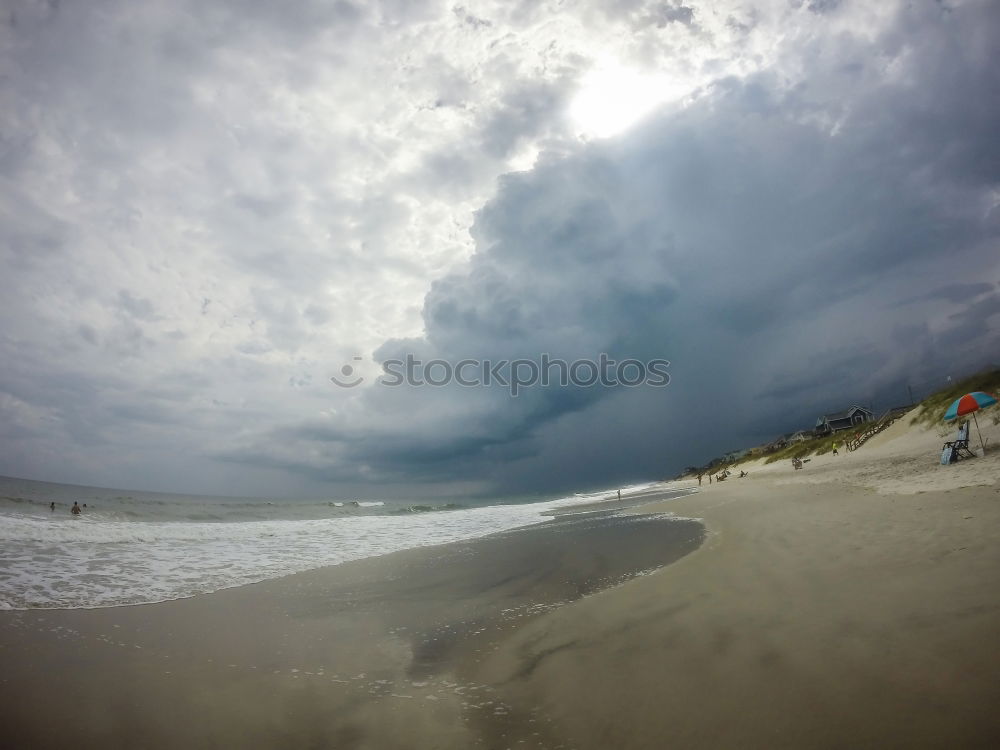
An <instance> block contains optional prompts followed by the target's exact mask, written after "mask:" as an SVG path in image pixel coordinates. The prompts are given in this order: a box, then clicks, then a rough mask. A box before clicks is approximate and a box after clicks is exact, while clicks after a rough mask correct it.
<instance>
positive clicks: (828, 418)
mask: <svg viewBox="0 0 1000 750" xmlns="http://www.w3.org/2000/svg"><path fill="white" fill-rule="evenodd" d="M856 411H863V412H864V413H865V414H871V413H872V412H871V409H866V408H865V407H863V406H852V407H851V408H850V409H844V411H835V412H834V413H833V414H824V415H823V416H822V417H820V418H819V419H817V420H816V425H817V427H818V426H819V425H821V424H823V423H824V422H836V421H837V420H838V419H847V418H848V417H850V416H851V415H852V414H854V412H856Z"/></svg>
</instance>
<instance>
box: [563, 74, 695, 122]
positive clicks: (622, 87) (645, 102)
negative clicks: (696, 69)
mask: <svg viewBox="0 0 1000 750" xmlns="http://www.w3.org/2000/svg"><path fill="white" fill-rule="evenodd" d="M688 88H689V87H687V86H685V85H684V84H683V83H682V82H679V81H677V80H672V79H671V78H670V77H668V76H666V75H663V74H651V73H643V72H641V71H638V70H635V69H633V68H626V67H624V66H622V65H621V64H619V63H614V62H612V63H606V64H603V65H600V66H598V67H597V68H595V69H594V70H592V71H591V72H590V73H588V74H587V75H586V76H585V77H584V78H583V81H582V84H581V86H580V90H579V92H577V95H576V96H575V97H574V99H573V101H572V102H571V104H570V107H569V117H570V120H571V122H572V123H573V125H574V126H575V127H576V128H577V129H578V131H579V132H580V134H581V135H583V136H588V137H596V138H607V137H608V136H612V135H615V134H616V133H620V132H621V131H623V130H625V129H627V128H628V127H629V126H631V125H632V124H633V123H635V122H636V121H638V120H640V119H641V118H642V117H643V116H644V115H647V114H649V113H650V112H651V111H652V110H653V109H655V108H656V107H657V106H658V105H660V104H662V103H663V102H666V101H669V100H672V99H677V98H679V97H681V96H683V95H684V94H685V93H687V91H688Z"/></svg>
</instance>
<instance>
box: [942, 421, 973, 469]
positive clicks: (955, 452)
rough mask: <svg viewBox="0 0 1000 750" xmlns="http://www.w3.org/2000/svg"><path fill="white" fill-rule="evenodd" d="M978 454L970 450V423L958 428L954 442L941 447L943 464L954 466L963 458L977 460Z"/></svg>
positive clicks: (950, 441) (951, 441)
mask: <svg viewBox="0 0 1000 750" xmlns="http://www.w3.org/2000/svg"><path fill="white" fill-rule="evenodd" d="M975 457H976V454H975V453H973V452H972V451H971V450H970V449H969V423H968V422H963V423H962V426H961V427H959V428H958V434H957V435H956V436H955V439H954V440H949V441H948V442H947V443H945V444H944V445H943V446H941V463H942V464H953V463H955V462H956V461H961V460H962V459H963V458H975Z"/></svg>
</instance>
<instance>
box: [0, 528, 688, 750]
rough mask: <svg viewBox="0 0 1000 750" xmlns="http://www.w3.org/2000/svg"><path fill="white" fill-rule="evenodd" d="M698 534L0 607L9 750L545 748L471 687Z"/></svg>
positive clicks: (563, 538)
mask: <svg viewBox="0 0 1000 750" xmlns="http://www.w3.org/2000/svg"><path fill="white" fill-rule="evenodd" d="M703 534H704V529H703V527H702V526H701V525H700V524H698V523H696V522H692V521H668V520H664V519H663V518H655V519H649V518H638V517H624V518H620V517H619V518H614V517H608V516H607V515H603V514H598V515H587V516H582V517H571V518H560V519H556V520H554V521H551V522H548V523H545V524H542V525H540V526H537V527H530V528H527V529H523V530H517V531H513V532H508V533H505V534H500V535H496V536H493V537H488V538H486V539H481V540H476V541H474V542H468V543H463V544H455V545H447V546H443V547H436V548H427V549H421V550H412V551H409V552H406V553H401V554H397V555H389V556H386V557H384V558H379V559H374V560H367V561H360V562H357V563H351V564H347V565H342V566H337V567H333V568H326V569H322V570H317V571H312V572H310V573H305V574H299V575H295V576H289V577H287V578H283V579H279V580H275V581H270V582H266V583H262V584H257V585H253V586H246V587H242V588H237V589H229V590H226V591H220V592H216V593H214V594H210V595H205V596H199V597H194V598H191V599H186V600H181V601H174V602H164V603H160V604H153V605H143V606H136V607H119V608H106V609H95V610H49V611H26V612H0V632H2V634H3V637H2V639H0V644H2V647H0V648H2V650H0V654H2V659H3V665H4V673H3V676H2V678H0V706H2V707H3V709H2V711H0V717H2V719H3V725H4V734H5V736H6V738H7V741H9V742H11V743H13V744H12V745H11V746H17V747H32V748H47V747H52V748H56V747H59V748H62V747H70V746H72V747H78V748H79V747H83V748H87V747H102V748H108V747H146V748H168V747H171V748H172V747H241V748H255V747H261V748H264V747H268V748H270V747H296V748H297V747H331V748H423V747H440V748H467V747H474V746H481V747H500V746H506V745H507V744H508V743H514V742H516V740H524V742H522V743H521V744H520V745H519V746H521V747H557V746H559V744H560V743H561V740H560V739H559V730H557V729H554V728H553V727H552V726H551V723H550V722H549V720H548V717H547V716H546V715H545V714H544V713H542V712H539V711H537V710H536V708H535V707H534V706H530V705H521V704H518V705H515V704H514V703H509V702H506V701H505V700H504V699H503V698H501V697H500V695H499V692H498V690H497V686H494V685H489V684H486V683H483V682H481V681H479V680H478V679H477V677H476V672H477V670H478V668H479V666H480V665H481V664H482V662H483V660H484V659H485V658H486V656H487V655H488V654H490V653H492V652H494V651H495V650H496V649H497V648H499V644H500V643H501V642H502V641H503V640H504V639H505V638H507V637H508V636H509V634H510V633H512V632H515V631H516V630H517V629H519V628H521V627H523V625H524V624H525V623H526V622H530V621H531V620H532V619H538V618H541V617H543V616H544V615H545V614H546V613H548V612H551V611H553V610H554V609H557V608H559V607H561V606H565V605H566V604H567V603H570V602H573V601H577V600H579V599H581V598H582V597H586V596H587V595H590V594H592V593H593V592H595V591H599V590H601V589H604V588H607V587H613V586H616V585H620V584H621V583H622V582H623V581H626V580H629V579H631V578H633V577H635V576H637V575H639V574H641V573H644V572H648V571H651V570H654V569H657V568H659V567H661V566H663V565H666V564H668V563H670V562H672V561H673V560H675V559H678V558H679V557H681V556H683V555H685V554H687V553H689V552H691V551H693V550H694V549H695V548H697V546H698V545H699V544H700V543H701V541H702V538H703Z"/></svg>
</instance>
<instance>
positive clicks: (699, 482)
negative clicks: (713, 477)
mask: <svg viewBox="0 0 1000 750" xmlns="http://www.w3.org/2000/svg"><path fill="white" fill-rule="evenodd" d="M698 486H699V487H701V474H699V475H698Z"/></svg>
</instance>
